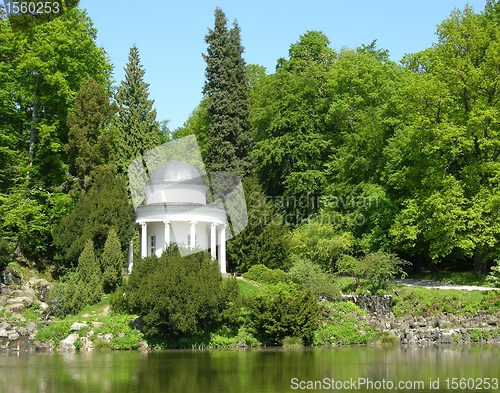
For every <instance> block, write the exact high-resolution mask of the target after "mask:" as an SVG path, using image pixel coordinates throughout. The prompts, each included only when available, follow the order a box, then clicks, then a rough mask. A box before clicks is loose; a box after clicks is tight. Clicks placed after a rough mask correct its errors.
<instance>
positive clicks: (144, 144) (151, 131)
mask: <svg viewBox="0 0 500 393" xmlns="http://www.w3.org/2000/svg"><path fill="white" fill-rule="evenodd" d="M144 74H145V71H144V69H143V67H142V65H141V63H140V58H139V49H138V48H137V47H136V46H135V45H134V46H132V48H130V53H129V56H128V63H127V66H126V67H125V80H124V81H122V82H121V84H120V86H118V89H117V94H116V101H117V103H118V116H117V117H116V119H115V124H116V126H117V128H118V131H119V137H118V150H119V157H118V168H119V170H120V171H121V172H123V173H127V170H128V165H129V164H130V162H131V161H132V160H133V159H135V158H136V157H138V156H139V155H142V154H144V152H145V151H148V150H149V149H151V148H153V147H155V146H158V145H159V144H160V143H161V135H160V125H159V123H158V121H157V120H156V110H155V109H153V104H154V100H150V99H149V98H148V97H149V84H148V83H146V82H144Z"/></svg>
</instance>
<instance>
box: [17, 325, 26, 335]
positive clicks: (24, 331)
mask: <svg viewBox="0 0 500 393" xmlns="http://www.w3.org/2000/svg"><path fill="white" fill-rule="evenodd" d="M17 332H18V333H19V335H20V336H27V335H28V329H26V328H25V327H21V328H19V329H17Z"/></svg>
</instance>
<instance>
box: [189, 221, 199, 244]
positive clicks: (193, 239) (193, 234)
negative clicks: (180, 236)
mask: <svg viewBox="0 0 500 393" xmlns="http://www.w3.org/2000/svg"><path fill="white" fill-rule="evenodd" d="M196 224H197V222H196V221H189V225H191V231H190V240H189V248H195V247H196Z"/></svg>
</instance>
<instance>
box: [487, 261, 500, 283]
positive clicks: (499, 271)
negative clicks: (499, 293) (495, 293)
mask: <svg viewBox="0 0 500 393" xmlns="http://www.w3.org/2000/svg"><path fill="white" fill-rule="evenodd" d="M486 282H487V283H488V284H489V285H493V286H494V287H497V288H500V260H497V261H496V264H495V265H493V266H492V267H491V271H490V274H489V275H488V277H487V279H486Z"/></svg>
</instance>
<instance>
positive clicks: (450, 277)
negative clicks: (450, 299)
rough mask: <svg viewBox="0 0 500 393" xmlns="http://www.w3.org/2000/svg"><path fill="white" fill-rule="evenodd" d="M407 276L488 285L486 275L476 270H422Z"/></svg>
mask: <svg viewBox="0 0 500 393" xmlns="http://www.w3.org/2000/svg"><path fill="white" fill-rule="evenodd" d="M407 278H413V279H418V280H431V281H439V282H442V283H444V284H456V285H476V286H486V285H485V280H486V277H485V276H482V275H480V274H478V273H476V272H421V273H410V274H408V277H407Z"/></svg>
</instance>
